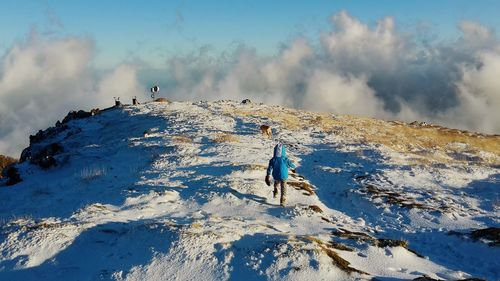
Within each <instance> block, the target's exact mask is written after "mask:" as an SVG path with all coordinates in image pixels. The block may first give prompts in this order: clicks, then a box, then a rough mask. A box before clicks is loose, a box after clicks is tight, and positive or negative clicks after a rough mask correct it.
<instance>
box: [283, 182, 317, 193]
mask: <svg viewBox="0 0 500 281" xmlns="http://www.w3.org/2000/svg"><path fill="white" fill-rule="evenodd" d="M286 184H287V185H289V186H292V187H293V188H295V189H297V190H304V191H306V192H307V193H304V195H308V196H311V195H313V194H314V188H313V186H312V185H311V184H309V183H307V182H305V181H288V182H287V183H286Z"/></svg>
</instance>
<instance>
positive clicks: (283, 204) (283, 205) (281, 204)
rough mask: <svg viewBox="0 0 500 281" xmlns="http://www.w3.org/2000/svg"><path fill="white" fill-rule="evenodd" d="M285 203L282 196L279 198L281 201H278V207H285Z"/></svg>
mask: <svg viewBox="0 0 500 281" xmlns="http://www.w3.org/2000/svg"><path fill="white" fill-rule="evenodd" d="M285 203H286V198H285V197H284V196H281V199H280V206H281V207H285Z"/></svg>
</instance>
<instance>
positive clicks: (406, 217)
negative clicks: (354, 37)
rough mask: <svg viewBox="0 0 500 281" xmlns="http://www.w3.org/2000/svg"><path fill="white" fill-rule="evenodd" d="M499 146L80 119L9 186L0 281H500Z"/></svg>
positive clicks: (220, 120) (165, 111)
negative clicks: (286, 175) (284, 164)
mask: <svg viewBox="0 0 500 281" xmlns="http://www.w3.org/2000/svg"><path fill="white" fill-rule="evenodd" d="M261 125H269V126H271V128H272V130H273V137H272V138H268V137H267V136H264V135H262V134H261V133H260V129H259V127H260V126H261ZM60 126H62V125H60ZM277 141H281V142H283V143H284V144H285V146H286V148H287V152H288V154H289V157H290V158H291V159H292V160H293V161H294V162H295V163H296V164H298V166H299V167H298V168H297V173H292V174H291V177H290V180H289V183H288V198H287V199H288V200H287V206H286V207H284V208H283V207H280V206H279V199H273V197H272V188H270V187H267V186H266V185H265V183H264V176H265V169H266V166H267V163H268V161H269V159H270V158H271V156H272V151H273V147H274V145H275V144H276V142H277ZM499 145H500V139H499V137H498V136H485V135H478V134H472V133H468V132H461V131H456V130H449V129H445V128H441V127H434V126H430V125H427V124H417V123H414V124H402V123H398V122H385V121H380V120H374V119H368V118H358V117H352V116H334V115H331V114H320V113H312V112H306V111H299V110H292V109H287V108H282V107H278V106H267V105H261V104H254V103H246V104H241V103H239V102H232V101H219V102H213V103H209V102H196V103H191V102H172V103H147V104H143V105H138V106H126V107H123V108H114V109H111V110H107V111H104V112H101V113H100V114H97V115H95V116H91V117H88V118H82V119H78V118H77V119H73V120H70V121H68V122H67V123H65V128H63V129H55V130H52V131H50V133H47V134H46V135H44V136H43V138H40V139H37V140H36V142H34V144H33V145H32V147H31V152H30V154H27V155H28V156H29V157H28V156H26V159H25V161H24V162H22V163H20V164H17V166H16V167H15V168H16V172H17V174H18V175H19V176H20V178H21V179H22V181H21V182H18V183H17V184H14V185H10V186H0V280H268V279H269V280H365V279H366V280H370V279H376V280H407V279H410V280H411V279H417V278H420V279H418V280H466V279H467V278H473V277H474V278H481V279H484V280H499V279H500V251H499V248H498V245H499V241H500V239H499V227H500V226H499V202H500V201H499V192H498V188H499V186H500V184H499V183H500V181H499V180H500V169H499V167H500V165H499V163H500V160H499V159H500V152H499V151H500V148H499ZM31 159H35V160H33V161H32V160H31ZM47 159H49V160H47ZM5 182H6V179H2V183H5ZM423 276H426V277H425V278H427V279H423V278H422V277H423Z"/></svg>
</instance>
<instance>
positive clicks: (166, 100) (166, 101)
mask: <svg viewBox="0 0 500 281" xmlns="http://www.w3.org/2000/svg"><path fill="white" fill-rule="evenodd" d="M155 102H163V103H170V101H169V100H168V99H166V98H157V99H155Z"/></svg>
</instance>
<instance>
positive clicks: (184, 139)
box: [172, 135, 193, 143]
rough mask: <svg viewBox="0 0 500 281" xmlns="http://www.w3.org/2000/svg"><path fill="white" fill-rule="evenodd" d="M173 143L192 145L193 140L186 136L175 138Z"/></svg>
mask: <svg viewBox="0 0 500 281" xmlns="http://www.w3.org/2000/svg"><path fill="white" fill-rule="evenodd" d="M172 141H173V142H174V143H192V142H193V139H192V138H190V137H188V136H186V135H179V136H173V137H172Z"/></svg>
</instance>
